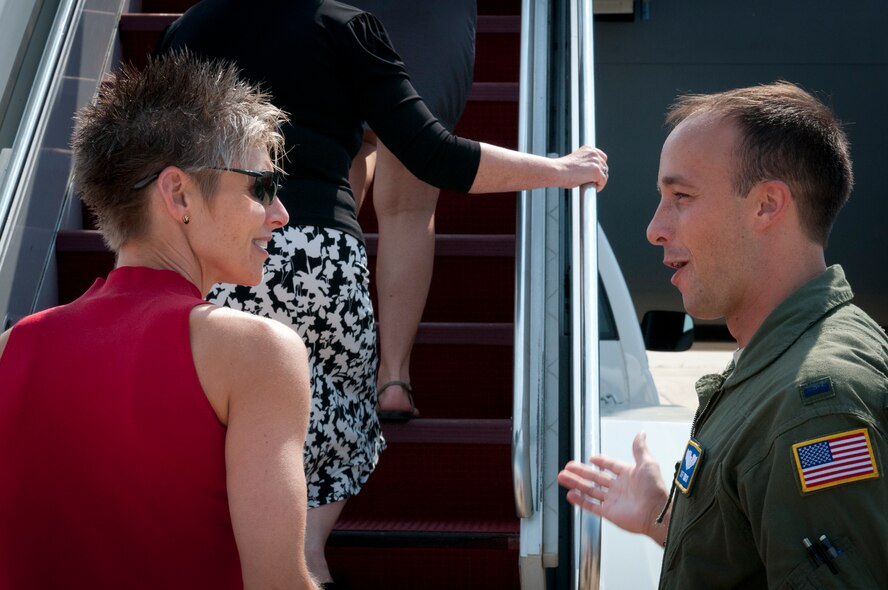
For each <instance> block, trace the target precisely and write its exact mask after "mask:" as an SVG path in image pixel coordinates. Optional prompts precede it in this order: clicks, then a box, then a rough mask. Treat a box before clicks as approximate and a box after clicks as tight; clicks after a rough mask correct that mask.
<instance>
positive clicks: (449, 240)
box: [366, 234, 515, 322]
mask: <svg viewBox="0 0 888 590" xmlns="http://www.w3.org/2000/svg"><path fill="white" fill-rule="evenodd" d="M377 241H378V240H377V236H376V234H370V235H367V236H366V242H367V251H368V253H369V255H370V271H371V279H370V284H371V289H373V290H374V301H376V300H377V298H376V293H375V289H376V276H375V274H376V273H375V269H376V255H375V252H376V249H377ZM514 285H515V239H514V236H510V235H509V236H497V235H483V234H482V235H441V234H439V235H437V236H436V243H435V259H434V268H433V274H432V284H431V289H430V292H429V297H428V300H427V302H426V306H425V310H424V312H423V321H425V322H454V321H460V322H511V321H512V318H513V316H514V298H515V293H514V291H515V289H514ZM377 311H378V308H377Z"/></svg>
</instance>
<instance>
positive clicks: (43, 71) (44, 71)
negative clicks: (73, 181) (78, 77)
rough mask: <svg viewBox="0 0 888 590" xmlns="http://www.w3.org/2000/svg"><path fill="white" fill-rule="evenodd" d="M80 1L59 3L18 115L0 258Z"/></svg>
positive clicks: (0, 225)
mask: <svg viewBox="0 0 888 590" xmlns="http://www.w3.org/2000/svg"><path fill="white" fill-rule="evenodd" d="M81 2H82V0H61V2H60V3H59V7H58V10H57V11H56V16H55V20H54V22H53V24H52V29H51V31H50V34H49V39H48V40H47V42H46V49H45V50H44V52H43V57H42V58H41V60H40V66H39V68H38V70H37V74H36V76H35V78H34V85H33V87H32V90H31V94H30V96H29V98H28V103H27V106H26V107H25V111H24V113H23V115H22V120H21V124H20V125H19V132H18V134H17V135H16V138H15V142H14V143H13V145H12V153H11V156H10V160H9V166H8V167H7V169H6V174H5V175H4V176H3V182H2V184H0V255H2V251H3V246H4V244H5V242H6V238H5V236H6V235H7V233H8V231H9V228H8V221H9V212H10V210H11V209H12V206H13V203H14V202H15V198H16V194H17V192H18V187H19V184H20V182H21V179H22V178H23V177H25V175H26V174H27V169H28V165H29V162H30V161H31V159H32V158H33V155H34V153H33V152H34V141H35V137H37V135H38V132H39V131H40V130H41V129H42V127H43V119H44V117H45V113H46V106H47V101H48V100H49V98H50V97H51V96H52V95H53V93H52V92H51V90H52V88H53V86H54V85H55V84H57V83H58V80H59V78H60V74H59V69H60V67H61V65H62V61H63V60H62V57H63V55H64V53H65V48H66V45H67V44H68V43H69V41H70V36H71V33H72V27H71V23H72V22H73V21H74V19H75V18H76V16H77V14H78V11H79V10H78V9H79V4H80V3H81Z"/></svg>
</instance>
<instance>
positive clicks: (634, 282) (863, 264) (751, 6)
mask: <svg viewBox="0 0 888 590" xmlns="http://www.w3.org/2000/svg"><path fill="white" fill-rule="evenodd" d="M636 5H637V7H638V15H637V17H636V20H635V21H634V22H612V21H596V23H595V29H594V34H595V62H596V68H597V69H596V72H595V90H596V113H597V141H598V145H599V147H601V148H602V149H603V150H605V151H606V152H607V153H608V155H609V158H610V160H609V162H608V163H609V166H610V170H611V178H610V180H609V182H608V185H607V189H606V190H605V191H604V192H603V193H602V194H601V198H600V199H599V216H600V220H601V224H602V226H603V227H604V229H605V231H606V232H607V235H608V238H609V240H610V242H611V245H612V246H613V248H614V251H615V252H616V255H617V258H618V259H619V261H620V264H621V265H622V268H623V272H624V274H625V275H626V280H627V282H628V284H629V289H630V291H631V292H632V295H633V297H634V298H635V304H636V309H637V311H638V313H639V316H641V314H643V313H644V312H645V311H646V310H649V309H681V298H680V297H679V295H678V292H677V291H676V290H675V289H674V288H673V287H672V286H671V285H670V284H669V276H670V271H669V270H668V269H666V268H665V267H664V266H663V265H662V250H661V249H660V248H656V247H654V246H651V245H650V244H648V243H647V241H646V239H645V229H646V227H647V224H648V221H649V220H650V217H651V215H653V212H654V209H655V208H656V204H657V200H658V195H657V192H656V180H657V168H658V164H659V156H660V147H661V146H662V143H663V140H664V139H665V137H666V135H667V130H666V128H665V127H664V126H663V116H664V113H665V112H666V109H667V108H668V106H669V105H670V104H671V103H672V101H673V100H674V99H675V97H676V96H677V95H678V94H682V93H687V92H693V93H699V92H716V91H720V90H725V89H728V88H733V87H738V86H749V85H754V84H759V83H767V82H772V81H774V80H778V79H783V80H789V81H791V82H794V83H796V84H799V85H800V86H802V87H803V88H805V89H807V90H809V91H812V92H814V93H815V94H817V95H818V96H819V97H820V99H821V100H823V101H824V102H826V103H827V104H828V105H830V106H831V107H832V108H833V110H834V112H835V113H836V114H837V116H838V117H839V119H841V120H842V121H843V122H845V124H846V131H847V133H848V136H849V138H850V141H851V154H852V158H853V160H854V173H855V177H856V185H855V189H854V192H853V194H852V196H851V200H850V201H849V202H848V204H847V205H846V206H845V208H844V210H843V211H842V212H841V213H840V215H839V218H838V221H837V223H836V225H835V227H834V229H833V233H832V237H831V239H830V243H829V247H828V249H827V252H826V255H827V263H829V264H832V263H840V264H842V266H843V267H844V269H845V272H846V273H847V275H848V277H849V279H850V281H851V284H852V286H853V287H854V290H855V292H856V294H857V298H856V302H857V304H858V305H860V306H861V307H863V308H864V309H865V310H866V311H868V312H869V313H870V314H871V315H873V316H874V317H875V318H876V319H877V320H878V321H879V322H880V323H881V324H882V325H883V326H886V325H888V238H886V226H888V191H886V190H885V185H886V180H888V2H886V1H885V0H853V1H846V0H832V1H829V0H807V1H804V2H802V1H796V0H793V1H780V0H769V1H766V0H755V1H747V2H726V1H719V0H694V1H692V0H650V1H649V2H648V3H647V7H648V9H649V17H648V18H647V19H642V18H641V9H640V7H641V1H640V0H638V1H637V2H636ZM775 255H776V254H775Z"/></svg>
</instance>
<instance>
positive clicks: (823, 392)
mask: <svg viewBox="0 0 888 590" xmlns="http://www.w3.org/2000/svg"><path fill="white" fill-rule="evenodd" d="M835 395H836V392H835V390H833V386H832V380H830V378H829V377H823V378H822V379H817V380H816V381H810V382H808V383H802V384H801V385H799V396H800V397H801V398H802V403H803V404H810V403H812V402H818V401H820V400H822V399H826V398H828V397H835Z"/></svg>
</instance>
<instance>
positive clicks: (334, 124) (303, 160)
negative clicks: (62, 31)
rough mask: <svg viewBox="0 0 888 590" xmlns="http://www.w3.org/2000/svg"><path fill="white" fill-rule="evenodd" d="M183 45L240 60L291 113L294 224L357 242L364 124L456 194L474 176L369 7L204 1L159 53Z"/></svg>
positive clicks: (289, 201)
mask: <svg viewBox="0 0 888 590" xmlns="http://www.w3.org/2000/svg"><path fill="white" fill-rule="evenodd" d="M183 46H187V47H188V48H189V49H191V50H192V51H194V52H195V53H197V54H199V55H204V56H206V57H215V58H225V59H230V60H233V61H235V62H236V63H237V65H238V66H239V67H240V68H241V69H242V71H243V74H244V76H245V77H246V78H248V79H250V80H251V81H253V82H255V83H259V84H261V86H262V87H263V88H264V89H265V90H266V91H268V92H270V93H271V95H272V97H273V102H274V103H275V104H276V105H277V106H278V107H280V108H282V109H283V110H284V111H286V112H287V114H288V115H289V116H290V124H289V125H287V126H286V127H285V128H284V135H285V136H286V145H287V150H288V158H287V161H286V162H285V164H284V169H285V170H286V172H287V174H288V176H287V179H286V181H285V182H284V187H283V190H282V191H281V192H280V193H279V194H280V195H281V200H282V201H283V203H284V205H285V206H286V207H287V211H288V212H289V213H290V224H291V225H317V226H322V227H328V228H333V229H339V230H342V231H345V232H348V233H350V234H352V235H354V236H356V237H358V238H361V229H360V226H359V225H358V221H357V215H356V211H355V200H354V195H353V194H352V191H351V188H350V186H349V183H348V171H349V168H350V166H351V162H352V159H353V158H354V156H355V154H356V153H357V151H358V149H359V148H360V146H361V141H362V136H363V129H362V125H363V122H364V121H366V122H367V123H368V125H369V126H370V127H371V128H372V129H373V131H374V132H376V134H377V135H378V136H379V137H380V139H381V140H382V141H383V143H385V145H386V147H387V148H389V149H390V150H391V151H392V152H393V153H394V154H395V155H396V156H397V157H398V159H400V160H401V161H402V162H403V163H404V165H405V166H406V167H407V168H408V169H409V170H410V171H411V172H412V173H413V174H414V175H415V176H417V177H418V178H420V179H421V180H423V181H425V182H427V183H429V184H432V185H434V186H438V187H441V188H446V189H449V190H454V191H460V192H466V191H467V190H468V189H469V187H471V185H472V183H473V182H474V179H475V174H476V173H477V171H478V164H479V162H480V158H481V149H480V146H479V144H478V143H477V142H474V141H471V140H467V139H462V138H459V137H456V136H454V135H452V134H451V133H450V132H448V131H447V130H446V129H445V128H444V127H443V126H442V125H441V124H440V123H439V122H438V121H437V120H436V119H435V117H434V116H433V115H432V114H431V113H430V112H429V110H428V108H426V106H425V104H424V103H423V101H422V99H421V98H420V97H419V95H417V94H416V91H415V90H414V89H413V86H412V85H411V84H410V79H409V77H408V76H407V73H406V71H405V70H404V64H403V63H402V62H401V60H400V58H399V57H398V54H397V53H396V52H395V50H394V49H393V48H392V46H391V43H390V42H389V39H388V37H387V35H386V33H385V29H384V28H383V26H382V24H381V23H380V22H379V20H377V19H376V18H375V17H374V16H373V15H371V14H369V13H366V12H362V11H361V10H358V9H357V8H354V7H351V6H348V5H346V4H340V3H339V2H334V1H331V0H253V1H252V2H243V0H203V1H202V2H200V3H199V4H196V5H195V6H193V7H192V8H191V9H189V10H188V11H187V12H186V13H185V14H184V15H182V17H181V18H179V19H178V20H177V21H175V22H174V23H173V24H172V25H170V27H169V29H168V30H167V31H166V32H165V34H164V36H163V38H162V39H161V40H160V42H159V44H158V47H157V52H163V51H166V50H168V49H176V48H180V47H183Z"/></svg>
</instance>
